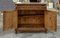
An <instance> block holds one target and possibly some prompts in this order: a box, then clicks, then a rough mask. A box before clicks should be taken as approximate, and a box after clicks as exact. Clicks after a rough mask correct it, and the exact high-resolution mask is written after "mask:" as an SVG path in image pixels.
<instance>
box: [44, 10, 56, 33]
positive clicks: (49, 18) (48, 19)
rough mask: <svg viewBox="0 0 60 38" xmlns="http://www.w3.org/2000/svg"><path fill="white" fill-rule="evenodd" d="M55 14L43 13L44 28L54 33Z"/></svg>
mask: <svg viewBox="0 0 60 38" xmlns="http://www.w3.org/2000/svg"><path fill="white" fill-rule="evenodd" d="M56 17H57V14H56V12H55V11H47V12H46V13H45V27H46V28H47V30H52V31H54V32H56V29H57V28H56V27H57V23H56V22H57V18H56Z"/></svg>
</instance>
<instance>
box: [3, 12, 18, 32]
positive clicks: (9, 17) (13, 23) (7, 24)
mask: <svg viewBox="0 0 60 38" xmlns="http://www.w3.org/2000/svg"><path fill="white" fill-rule="evenodd" d="M16 27H17V11H4V13H3V30H4V31H9V30H12V29H15V28H16Z"/></svg>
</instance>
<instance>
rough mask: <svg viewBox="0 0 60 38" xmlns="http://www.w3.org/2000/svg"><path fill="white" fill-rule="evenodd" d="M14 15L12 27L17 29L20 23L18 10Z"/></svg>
mask: <svg viewBox="0 0 60 38" xmlns="http://www.w3.org/2000/svg"><path fill="white" fill-rule="evenodd" d="M12 17H13V19H12V21H13V27H12V28H13V29H16V28H17V23H18V14H17V11H16V10H15V11H13V12H12Z"/></svg>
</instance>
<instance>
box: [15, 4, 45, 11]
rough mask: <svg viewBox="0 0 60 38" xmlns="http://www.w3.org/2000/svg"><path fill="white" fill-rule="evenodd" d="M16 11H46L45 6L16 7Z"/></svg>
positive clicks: (28, 5)
mask: <svg viewBox="0 0 60 38" xmlns="http://www.w3.org/2000/svg"><path fill="white" fill-rule="evenodd" d="M16 9H18V10H46V5H45V4H39V5H38V4H36V5H34V4H27V5H24V4H23V5H17V7H16Z"/></svg>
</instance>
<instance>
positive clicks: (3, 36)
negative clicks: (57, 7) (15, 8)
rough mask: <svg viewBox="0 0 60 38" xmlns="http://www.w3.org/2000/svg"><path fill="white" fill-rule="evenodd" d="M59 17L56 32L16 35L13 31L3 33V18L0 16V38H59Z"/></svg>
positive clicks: (59, 16) (58, 16) (58, 17)
mask: <svg viewBox="0 0 60 38" xmlns="http://www.w3.org/2000/svg"><path fill="white" fill-rule="evenodd" d="M59 19H60V15H57V32H54V33H53V32H48V33H18V34H15V32H14V31H10V32H3V30H2V27H3V16H2V15H0V38H60V23H59V22H60V20H59Z"/></svg>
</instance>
